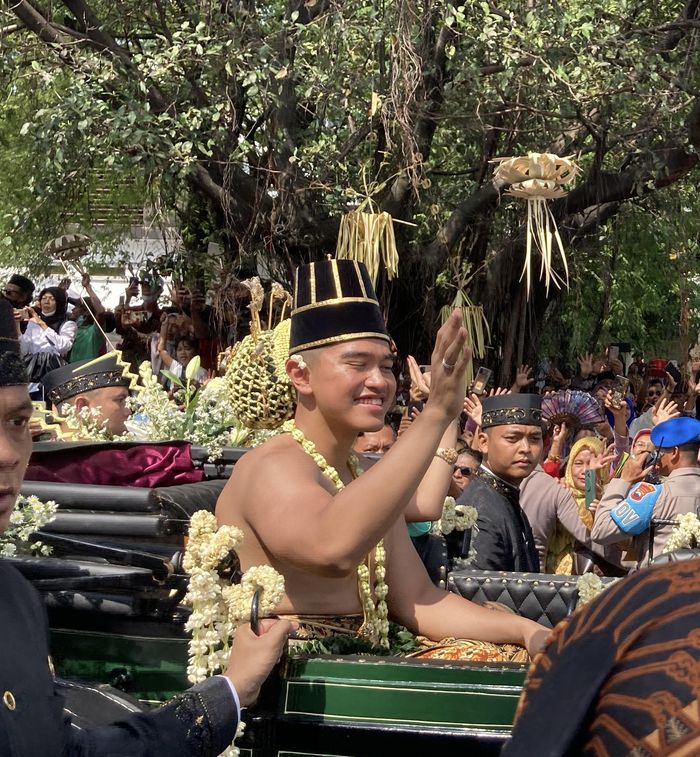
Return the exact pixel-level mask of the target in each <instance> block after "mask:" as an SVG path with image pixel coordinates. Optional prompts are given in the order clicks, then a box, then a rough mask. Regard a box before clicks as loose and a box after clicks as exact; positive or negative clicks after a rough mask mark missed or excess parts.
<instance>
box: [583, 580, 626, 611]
mask: <svg viewBox="0 0 700 757" xmlns="http://www.w3.org/2000/svg"><path fill="white" fill-rule="evenodd" d="M619 580H620V579H619V578H616V579H615V580H613V581H609V582H608V583H606V584H604V583H603V582H602V581H601V580H600V576H597V575H596V574H595V573H584V574H583V575H582V576H579V577H578V579H577V580H576V589H577V590H578V602H577V603H576V607H577V608H578V607H583V605H585V604H588V602H590V601H591V600H592V599H595V598H596V597H597V596H598V595H599V594H602V593H603V592H604V591H605V590H606V589H609V588H610V587H611V586H612V585H613V584H614V583H615V582H616V581H619Z"/></svg>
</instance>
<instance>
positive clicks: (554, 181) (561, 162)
mask: <svg viewBox="0 0 700 757" xmlns="http://www.w3.org/2000/svg"><path fill="white" fill-rule="evenodd" d="M491 162H492V163H497V164H498V166H497V168H496V170H495V172H494V179H496V180H498V181H501V182H504V183H505V184H509V185H510V186H509V189H507V190H506V194H509V195H512V196H513V197H522V198H524V199H525V200H527V234H526V240H527V241H526V248H525V264H524V266H523V272H522V274H521V276H520V279H521V281H522V279H523V277H525V281H526V285H527V291H528V293H529V292H530V285H531V281H532V256H533V253H532V246H533V240H534V243H535V247H536V248H537V249H538V250H539V252H540V255H541V256H542V259H541V262H540V279H542V278H544V281H545V287H546V290H547V292H549V285H550V284H554V286H556V287H557V288H561V285H562V284H563V285H565V286H567V287H568V286H569V266H568V263H567V261H566V253H565V252H564V245H563V244H562V241H561V236H560V235H559V230H558V229H557V224H556V221H555V220H554V216H553V215H552V211H551V210H550V209H549V206H548V205H547V200H554V199H558V198H560V197H565V196H566V195H567V193H568V190H566V189H564V188H563V186H564V185H565V184H570V183H571V182H572V181H573V180H574V179H575V178H576V176H577V175H578V174H579V171H580V169H579V167H578V166H577V165H576V164H575V163H574V162H573V160H572V159H571V157H568V158H560V157H559V156H558V155H554V154H552V153H539V152H531V153H528V154H527V157H521V158H495V159H494V160H492V161H491ZM553 242H556V248H557V250H558V251H559V255H560V257H561V261H562V265H563V266H564V276H563V277H562V276H560V275H559V274H558V273H557V272H556V271H555V270H554V268H553V266H552V247H553Z"/></svg>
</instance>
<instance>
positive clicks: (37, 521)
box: [0, 494, 58, 557]
mask: <svg viewBox="0 0 700 757" xmlns="http://www.w3.org/2000/svg"><path fill="white" fill-rule="evenodd" d="M56 510H58V505H57V504H56V503H55V502H54V501H53V500H49V501H48V502H42V501H41V500H40V499H39V498H38V497H35V496H33V495H31V496H29V497H25V496H23V495H21V494H20V496H19V497H17V503H16V504H15V509H14V510H13V511H12V515H10V525H9V526H8V528H7V529H6V530H5V532H4V533H2V534H0V557H15V556H16V555H27V554H33V555H36V554H38V555H44V556H45V555H50V554H51V547H49V546H48V545H46V544H42V543H41V542H40V541H35V542H32V541H30V537H31V535H32V534H33V533H34V532H35V531H37V530H38V529H40V528H42V526H45V525H46V524H47V523H50V522H51V521H52V520H53V519H54V516H55V515H56Z"/></svg>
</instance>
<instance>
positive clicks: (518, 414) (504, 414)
mask: <svg viewBox="0 0 700 757" xmlns="http://www.w3.org/2000/svg"><path fill="white" fill-rule="evenodd" d="M481 407H482V415H481V428H482V429H484V428H491V427H492V426H509V425H511V424H514V425H517V426H540V425H541V424H542V397H540V395H539V394H501V395H499V396H498V397H484V399H482V400H481Z"/></svg>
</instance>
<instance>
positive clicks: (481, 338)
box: [440, 280, 491, 391]
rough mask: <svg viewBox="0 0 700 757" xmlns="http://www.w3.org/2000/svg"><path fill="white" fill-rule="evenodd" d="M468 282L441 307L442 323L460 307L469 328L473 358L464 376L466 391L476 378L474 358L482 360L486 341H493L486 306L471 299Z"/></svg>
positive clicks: (469, 340) (468, 335) (468, 342)
mask: <svg viewBox="0 0 700 757" xmlns="http://www.w3.org/2000/svg"><path fill="white" fill-rule="evenodd" d="M467 284H468V280H467V281H463V282H461V283H460V285H459V288H458V289H457V293H456V294H455V297H454V299H453V300H452V303H451V304H450V305H445V306H443V307H442V308H441V309H440V324H441V325H444V324H445V322H446V321H447V319H448V318H449V317H450V316H451V315H452V312H453V311H454V310H455V309H458V310H459V311H460V313H461V315H462V324H463V326H464V328H465V329H466V330H467V344H469V345H470V346H471V349H472V359H471V360H470V361H469V364H468V366H467V372H466V374H465V377H464V381H465V386H464V388H465V391H466V389H467V387H469V386H470V385H471V383H472V381H473V380H474V358H476V359H477V360H479V361H480V360H482V359H483V358H484V357H485V356H486V343H487V342H489V341H491V329H490V328H489V322H488V321H487V320H486V315H485V314H484V308H483V307H482V306H481V305H475V304H474V303H473V302H472V301H471V299H470V298H469V295H468V294H467V290H466V287H467Z"/></svg>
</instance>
